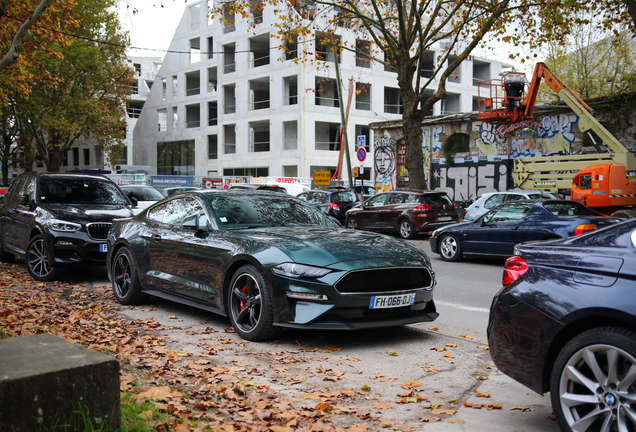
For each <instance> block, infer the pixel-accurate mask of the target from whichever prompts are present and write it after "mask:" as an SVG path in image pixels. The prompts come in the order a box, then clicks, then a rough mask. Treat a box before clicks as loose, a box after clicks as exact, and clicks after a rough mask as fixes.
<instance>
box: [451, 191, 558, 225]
mask: <svg viewBox="0 0 636 432" xmlns="http://www.w3.org/2000/svg"><path fill="white" fill-rule="evenodd" d="M524 199H563V197H562V196H561V195H559V194H556V193H552V192H544V191H525V190H520V189H519V190H511V191H504V192H487V193H485V194H483V195H481V196H480V197H479V198H477V200H476V201H475V202H474V203H472V204H471V205H470V207H468V208H467V209H466V212H465V213H464V220H465V221H471V220H475V219H477V218H478V217H479V216H481V215H483V214H485V213H486V212H487V211H489V210H490V209H492V208H494V207H496V206H498V205H499V204H502V203H504V202H510V201H517V200H524Z"/></svg>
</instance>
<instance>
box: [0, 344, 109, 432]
mask: <svg viewBox="0 0 636 432" xmlns="http://www.w3.org/2000/svg"><path fill="white" fill-rule="evenodd" d="M119 403H120V402H119V362H118V361H117V359H115V358H113V357H111V356H108V355H105V354H102V353H100V352H97V351H95V350H91V349H87V348H84V347H82V346H80V345H76V344H73V343H70V342H67V341H65V340H64V339H62V338H60V337H57V336H54V335H51V334H48V333H46V334H38V335H33V336H22V337H16V338H9V339H2V340H0V432H27V431H28V432H30V431H41V430H44V431H48V430H67V431H73V430H76V428H78V430H79V429H80V428H82V426H83V425H84V419H85V418H88V419H90V420H89V421H90V422H92V423H93V424H94V425H96V426H97V425H104V424H109V425H111V426H112V427H113V429H117V428H119V427H120V425H121V411H120V405H119ZM63 425H68V428H67V429H64V428H63V427H62V426H63ZM58 428H59V429H58ZM82 430H83V429H82Z"/></svg>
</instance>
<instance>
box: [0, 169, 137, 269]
mask: <svg viewBox="0 0 636 432" xmlns="http://www.w3.org/2000/svg"><path fill="white" fill-rule="evenodd" d="M131 216H133V212H132V202H131V201H130V200H129V199H128V197H127V196H126V195H125V194H124V193H123V192H122V191H121V189H119V187H117V185H116V184H115V183H113V181H111V180H110V179H108V178H107V177H105V176H101V175H88V174H71V173H55V174H53V173H35V172H29V173H24V174H22V175H21V176H19V177H17V178H16V179H15V180H14V181H13V183H12V184H11V186H10V187H9V190H8V191H7V194H6V195H5V197H4V199H2V200H1V201H0V260H2V261H11V260H13V258H14V257H15V255H22V256H24V261H25V264H26V266H27V269H28V270H29V273H30V274H31V276H32V277H33V279H35V280H38V281H51V280H55V279H56V278H57V277H58V276H59V273H60V270H61V269H62V268H63V267H68V266H72V265H78V264H81V265H98V266H102V265H106V252H107V247H106V235H107V234H108V230H109V229H110V225H111V222H112V220H113V219H114V218H124V217H131Z"/></svg>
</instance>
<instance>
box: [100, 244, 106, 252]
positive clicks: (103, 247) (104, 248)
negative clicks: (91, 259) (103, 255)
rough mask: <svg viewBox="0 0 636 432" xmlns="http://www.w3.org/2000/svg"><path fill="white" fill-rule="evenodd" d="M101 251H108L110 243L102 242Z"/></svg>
mask: <svg viewBox="0 0 636 432" xmlns="http://www.w3.org/2000/svg"><path fill="white" fill-rule="evenodd" d="M99 251H100V252H108V245H107V244H100V245H99Z"/></svg>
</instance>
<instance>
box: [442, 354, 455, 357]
mask: <svg viewBox="0 0 636 432" xmlns="http://www.w3.org/2000/svg"><path fill="white" fill-rule="evenodd" d="M444 357H448V358H454V357H455V356H454V355H453V354H452V353H446V354H444Z"/></svg>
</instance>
